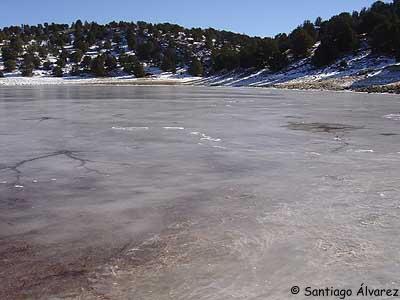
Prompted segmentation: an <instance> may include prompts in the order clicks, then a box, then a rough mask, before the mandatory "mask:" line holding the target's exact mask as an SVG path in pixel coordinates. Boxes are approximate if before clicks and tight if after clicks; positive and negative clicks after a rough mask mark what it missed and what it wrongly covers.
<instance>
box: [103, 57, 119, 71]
mask: <svg viewBox="0 0 400 300" xmlns="http://www.w3.org/2000/svg"><path fill="white" fill-rule="evenodd" d="M104 63H105V66H106V68H107V72H112V71H114V70H115V69H117V66H118V62H117V60H116V58H115V57H114V56H113V55H111V54H110V53H107V54H106V55H105V62H104Z"/></svg>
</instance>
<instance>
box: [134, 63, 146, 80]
mask: <svg viewBox="0 0 400 300" xmlns="http://www.w3.org/2000/svg"><path fill="white" fill-rule="evenodd" d="M133 74H134V75H135V77H136V78H142V77H145V76H146V73H145V71H144V68H143V65H142V64H141V63H139V62H137V63H135V64H134V66H133Z"/></svg>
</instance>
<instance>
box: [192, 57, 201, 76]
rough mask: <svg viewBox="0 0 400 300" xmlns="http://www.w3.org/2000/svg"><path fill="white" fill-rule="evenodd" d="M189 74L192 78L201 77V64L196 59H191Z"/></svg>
mask: <svg viewBox="0 0 400 300" xmlns="http://www.w3.org/2000/svg"><path fill="white" fill-rule="evenodd" d="M188 71H189V74H190V75H192V76H203V72H204V70H203V64H202V63H201V62H200V60H199V59H198V58H196V57H195V58H193V59H192V63H191V65H190V67H189V70H188Z"/></svg>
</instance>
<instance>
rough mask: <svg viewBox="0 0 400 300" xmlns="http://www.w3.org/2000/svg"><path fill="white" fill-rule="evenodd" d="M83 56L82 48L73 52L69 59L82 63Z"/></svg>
mask: <svg viewBox="0 0 400 300" xmlns="http://www.w3.org/2000/svg"><path fill="white" fill-rule="evenodd" d="M82 57H83V52H82V50H80V49H77V50H76V51H75V52H72V53H71V54H70V56H69V59H70V60H71V62H73V63H76V64H77V63H80V62H81V60H82Z"/></svg>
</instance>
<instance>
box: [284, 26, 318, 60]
mask: <svg viewBox="0 0 400 300" xmlns="http://www.w3.org/2000/svg"><path fill="white" fill-rule="evenodd" d="M289 39H290V42H291V48H292V52H293V55H294V56H295V57H296V58H303V57H306V56H307V55H308V52H309V50H310V48H311V47H312V46H313V45H314V39H313V38H312V36H310V34H309V33H308V32H307V31H305V30H304V29H303V28H301V27H299V28H297V29H295V30H294V31H293V32H292V33H291V34H290V35H289Z"/></svg>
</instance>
